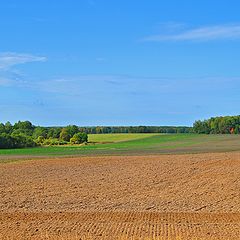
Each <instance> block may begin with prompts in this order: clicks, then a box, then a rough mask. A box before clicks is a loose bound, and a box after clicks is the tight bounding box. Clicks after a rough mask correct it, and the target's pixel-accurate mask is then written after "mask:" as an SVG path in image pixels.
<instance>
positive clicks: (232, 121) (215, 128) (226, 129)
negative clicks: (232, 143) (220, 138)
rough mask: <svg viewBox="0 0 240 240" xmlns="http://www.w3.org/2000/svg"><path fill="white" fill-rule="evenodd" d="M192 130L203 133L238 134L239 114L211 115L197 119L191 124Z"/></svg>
mask: <svg viewBox="0 0 240 240" xmlns="http://www.w3.org/2000/svg"><path fill="white" fill-rule="evenodd" d="M193 132H195V133H203V134H239V133H240V116H224V117H212V118H210V119H206V120H203V121H201V120H198V121H196V122H195V123H194V124H193Z"/></svg>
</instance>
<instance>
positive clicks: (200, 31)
mask: <svg viewBox="0 0 240 240" xmlns="http://www.w3.org/2000/svg"><path fill="white" fill-rule="evenodd" d="M234 39H240V24H225V25H213V26H203V27H196V28H188V29H186V28H185V29H183V30H181V31H177V32H172V33H169V32H167V33H166V32H164V33H161V34H157V35H152V36H148V37H145V38H144V39H143V40H144V41H151V42H158V41H212V40H234Z"/></svg>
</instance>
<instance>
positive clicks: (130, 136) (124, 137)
mask: <svg viewBox="0 0 240 240" xmlns="http://www.w3.org/2000/svg"><path fill="white" fill-rule="evenodd" d="M156 135H160V134H157V133H115V134H89V135H88V141H89V142H95V143H112V142H124V141H130V140H137V139H143V138H147V137H153V136H156Z"/></svg>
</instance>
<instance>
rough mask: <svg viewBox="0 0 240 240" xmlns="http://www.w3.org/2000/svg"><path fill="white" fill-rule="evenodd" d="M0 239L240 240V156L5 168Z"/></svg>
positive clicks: (1, 171) (0, 167) (1, 168)
mask: <svg viewBox="0 0 240 240" xmlns="http://www.w3.org/2000/svg"><path fill="white" fill-rule="evenodd" d="M0 239H224V240H225V239H231V240H232V239H240V153H238V152H235V153H206V154H192V155H191V154H188V155H165V156H164V155H160V156H136V157H134V156H129V157H126V156H122V157H120V156H114V157H109V156H106V157H79V158H65V159H64V158H59V159H43V160H37V159H36V160H33V161H30V160H28V161H22V162H18V163H8V164H0Z"/></svg>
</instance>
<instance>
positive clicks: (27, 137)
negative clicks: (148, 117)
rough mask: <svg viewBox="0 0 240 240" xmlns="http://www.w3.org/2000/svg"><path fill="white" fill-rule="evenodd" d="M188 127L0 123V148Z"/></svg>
mask: <svg viewBox="0 0 240 240" xmlns="http://www.w3.org/2000/svg"><path fill="white" fill-rule="evenodd" d="M190 132H192V128H190V127H168V126H166V127H153V126H137V127H136V126H129V127H99V126H98V127H79V126H76V125H69V126H66V127H40V126H34V125H33V124H32V123H31V122H29V121H19V122H17V123H15V124H13V125H12V124H11V123H10V122H7V123H5V124H3V123H0V148H24V147H35V146H41V145H65V144H82V143H86V142H88V134H104V133H106V134H107V133H190Z"/></svg>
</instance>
